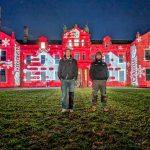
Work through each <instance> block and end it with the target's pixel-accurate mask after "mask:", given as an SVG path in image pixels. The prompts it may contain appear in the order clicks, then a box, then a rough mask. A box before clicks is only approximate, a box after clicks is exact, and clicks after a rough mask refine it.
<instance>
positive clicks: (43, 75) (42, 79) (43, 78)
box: [41, 72, 46, 82]
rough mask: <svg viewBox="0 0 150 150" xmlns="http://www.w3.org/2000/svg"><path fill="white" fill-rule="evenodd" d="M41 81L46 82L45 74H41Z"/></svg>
mask: <svg viewBox="0 0 150 150" xmlns="http://www.w3.org/2000/svg"><path fill="white" fill-rule="evenodd" d="M41 81H43V82H45V81H46V72H41Z"/></svg>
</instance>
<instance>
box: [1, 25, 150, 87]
mask: <svg viewBox="0 0 150 150" xmlns="http://www.w3.org/2000/svg"><path fill="white" fill-rule="evenodd" d="M66 47H69V48H71V49H72V55H73V57H74V58H75V59H76V60H77V62H78V68H79V71H78V80H77V86H78V87H91V85H92V82H91V79H90V77H89V69H90V64H91V62H92V61H93V60H94V55H95V53H96V52H97V51H101V52H102V54H103V60H104V61H105V62H106V63H107V66H108V69H109V76H110V77H109V80H108V83H107V84H108V86H137V87H150V32H148V33H146V34H144V35H140V34H139V33H138V34H137V36H136V39H135V40H134V41H125V40H122V41H121V40H112V39H111V38H110V37H109V36H106V37H104V38H103V40H91V39H90V34H89V29H88V27H87V26H86V27H85V28H84V29H80V28H79V27H78V26H77V25H75V26H74V28H73V29H71V30H67V29H65V30H64V34H63V36H62V41H48V39H47V38H46V37H44V36H42V37H40V38H39V39H38V40H37V41H29V40H26V41H19V40H16V39H15V35H14V33H12V35H7V34H6V33H5V32H0V87H55V86H60V81H59V79H58V76H57V71H58V64H59V60H60V59H61V58H62V57H63V55H64V51H65V48H66Z"/></svg>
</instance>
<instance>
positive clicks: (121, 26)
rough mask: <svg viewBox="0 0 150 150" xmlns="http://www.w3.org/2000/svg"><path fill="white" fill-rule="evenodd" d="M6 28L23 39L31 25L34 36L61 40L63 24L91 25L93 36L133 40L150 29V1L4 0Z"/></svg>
mask: <svg viewBox="0 0 150 150" xmlns="http://www.w3.org/2000/svg"><path fill="white" fill-rule="evenodd" d="M0 5H1V7H2V20H3V29H5V30H7V31H9V32H10V31H14V32H15V35H16V37H17V39H22V38H23V26H24V25H27V26H29V35H30V39H37V38H38V37H39V36H41V35H45V36H46V37H47V38H48V39H49V40H52V39H53V40H56V39H57V40H60V39H61V37H62V33H63V25H64V24H65V25H67V27H68V28H69V29H71V28H72V27H74V25H75V24H78V26H79V27H81V28H83V27H84V25H88V26H89V29H90V33H91V39H95V40H96V39H99V40H101V39H103V37H104V36H106V35H109V36H110V37H111V38H112V39H120V40H122V39H125V40H133V39H134V38H135V34H136V32H137V31H139V32H140V33H141V34H144V33H146V32H148V31H150V0H0Z"/></svg>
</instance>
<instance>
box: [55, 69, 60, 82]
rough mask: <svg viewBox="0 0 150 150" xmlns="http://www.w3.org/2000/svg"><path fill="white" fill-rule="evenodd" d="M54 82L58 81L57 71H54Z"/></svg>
mask: <svg viewBox="0 0 150 150" xmlns="http://www.w3.org/2000/svg"><path fill="white" fill-rule="evenodd" d="M55 80H56V81H58V80H59V78H58V71H55Z"/></svg>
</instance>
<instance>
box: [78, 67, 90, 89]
mask: <svg viewBox="0 0 150 150" xmlns="http://www.w3.org/2000/svg"><path fill="white" fill-rule="evenodd" d="M77 87H88V69H79V70H78V79H77Z"/></svg>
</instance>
